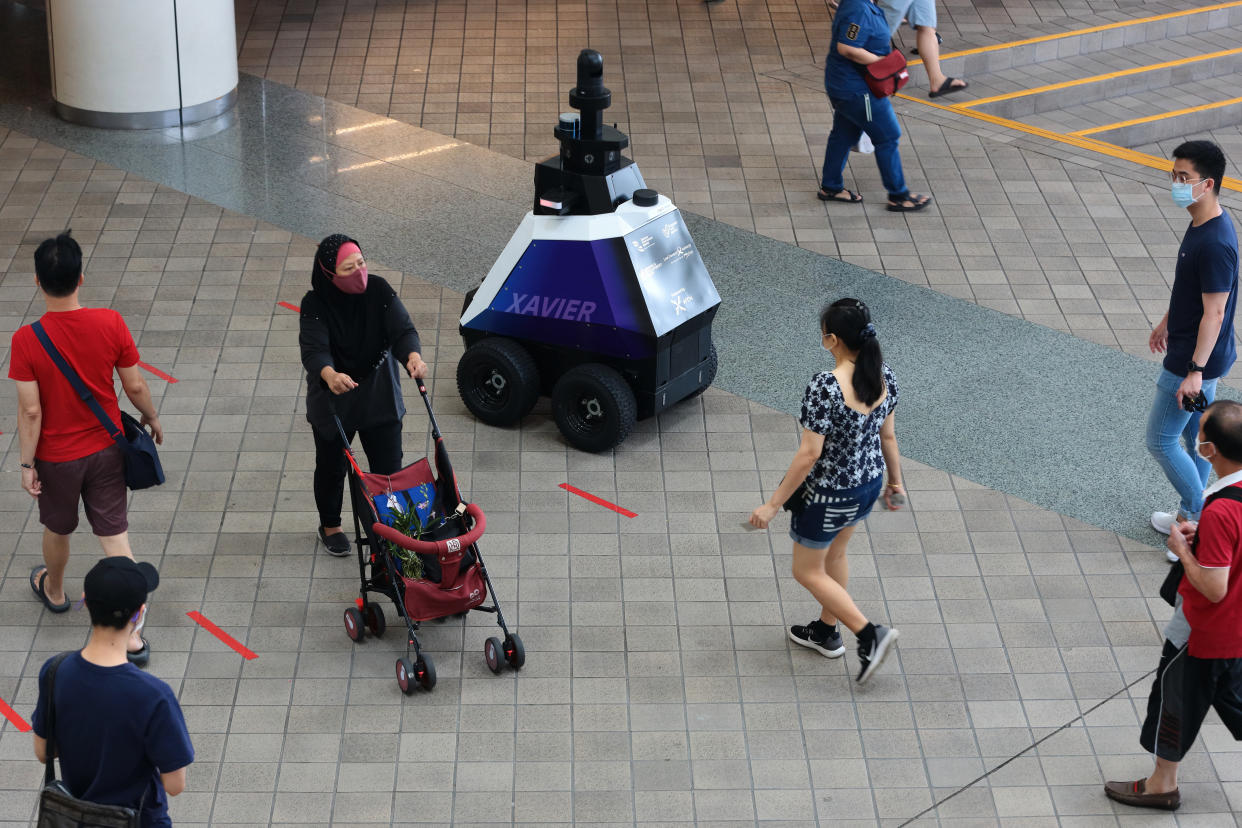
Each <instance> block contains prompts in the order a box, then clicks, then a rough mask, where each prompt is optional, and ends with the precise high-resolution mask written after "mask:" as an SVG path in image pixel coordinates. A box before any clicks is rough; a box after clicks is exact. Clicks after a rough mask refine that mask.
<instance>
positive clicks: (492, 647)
mask: <svg viewBox="0 0 1242 828" xmlns="http://www.w3.org/2000/svg"><path fill="white" fill-rule="evenodd" d="M483 658H485V659H487V669H489V670H491V671H492V672H493V673H499V672H500V669H501V668H502V667H504V666H505V656H504V645H503V644H501V643H500V639H499V638H495V637H492V638H489V639H487V641H485V642H483Z"/></svg>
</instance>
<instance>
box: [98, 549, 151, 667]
mask: <svg viewBox="0 0 1242 828" xmlns="http://www.w3.org/2000/svg"><path fill="white" fill-rule="evenodd" d="M97 537H98V538H99V545H100V546H102V547H103V551H104V555H106V556H107V557H109V558H111V557H115V556H118V555H123V556H125V557H126V558H129V559H130V560H133V557H134V551H133V549H131V548H130V546H129V532H122V533H121V534H119V535H108V536H106V537H105V536H103V535H98V536H97ZM148 611H150V610H149V608H148ZM126 649H128V650H129V651H130V652H131V653H136V652H138V651H139V650H141V649H142V628H141V627H135V628H134V633H133V635H131V636H130V637H129V644H128V645H127V646H126Z"/></svg>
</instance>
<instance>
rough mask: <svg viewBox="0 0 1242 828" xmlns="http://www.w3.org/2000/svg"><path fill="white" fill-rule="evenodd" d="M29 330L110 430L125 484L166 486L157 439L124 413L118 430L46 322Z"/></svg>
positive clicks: (37, 323) (104, 425)
mask: <svg viewBox="0 0 1242 828" xmlns="http://www.w3.org/2000/svg"><path fill="white" fill-rule="evenodd" d="M30 327H31V328H33V329H34V332H35V336H37V337H39V342H40V344H42V345H43V350H45V351H47V355H48V356H49V357H51V358H52V362H54V363H56V367H57V368H59V369H60V372H61V373H62V374H64V375H65V379H67V380H69V384H70V385H72V386H73V390H74V391H76V392H77V393H78V396H79V397H81V398H82V402H84V403H86V407H87V408H89V409H90V410H91V413H93V414H94V415H95V417H96V418H98V420H99V423H100V425H102V426H103V427H104V428H105V429H106V430H107V432H108V436H110V437H111V438H112V439H113V440H115V441H116V444H117V445H118V446H120V447H121V452H122V454H123V456H124V458H125V485H126V486H128V487H129V488H130V489H133V490H137V489H149V488H151V487H152V486H158V485H160V484H161V483H163V482H164V467H163V465H162V464H161V463H160V455H159V452H157V451H156V450H155V440H153V439H152V438H151V435H150V434H148V433H147V430H146V429H145V428H143V427H142V424H141V423H139V422H138V421H137V420H135V419H134V418H133V417H132V416H131V415H130V414H128V413H126V412H124V411H122V412H121V428H119V429H118V428H117V427H116V423H114V422H112V418H111V417H109V416H108V414H107V412H105V411H104V410H103V406H102V405H100V404H99V400H97V399H95V395H94V394H92V393H91V390H90V389H89V388H87V387H86V383H84V382H82V378H81V377H80V376H78V372H77V371H75V370H73V366H72V365H70V364H69V363H68V362H67V361H66V360H65V358H64V357H63V356H61V353H60V351H58V350H56V346H55V345H53V344H52V340H51V339H50V338H49V337H48V335H47V331H45V330H44V329H43V323H42V322H35V323H34V324H33V325H31V326H30Z"/></svg>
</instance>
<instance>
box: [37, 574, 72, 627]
mask: <svg viewBox="0 0 1242 828" xmlns="http://www.w3.org/2000/svg"><path fill="white" fill-rule="evenodd" d="M39 572H42V573H43V574H42V575H40V576H39V577H38V578H37V579H36V578H35V575H37V574H38V573H39ZM46 580H47V567H46V566H44V565H43V564H39V565H38V566H36V567H35V568H34V569H32V570H30V588H31V589H32V590H34V594H35V597H36V598H38V599H39V600H40V601H42V602H43V606H45V607H47V608H48V611H49V612H54V613H57V614H58V615H59V614H60V613H62V612H68V611H69V609H70V608H71V607H72V606H73V602H72V601H70V600H69V596H68V595H66V596H65V603H63V604H53V603H52V602H51V601H50V600H49V599H48V597H47V593H46V592H44V591H43V582H44V581H46Z"/></svg>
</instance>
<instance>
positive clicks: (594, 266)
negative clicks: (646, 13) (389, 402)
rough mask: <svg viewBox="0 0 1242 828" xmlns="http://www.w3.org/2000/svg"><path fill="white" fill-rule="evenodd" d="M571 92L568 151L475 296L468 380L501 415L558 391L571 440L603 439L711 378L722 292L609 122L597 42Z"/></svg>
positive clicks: (555, 401) (467, 332) (465, 319)
mask: <svg viewBox="0 0 1242 828" xmlns="http://www.w3.org/2000/svg"><path fill="white" fill-rule="evenodd" d="M569 103H570V106H572V107H574V108H575V109H578V110H580V113H581V114H580V115H579V113H569V114H566V115H562V116H561V119H560V123H559V124H558V125H557V127H556V129H555V132H554V134H555V135H556V137H557V138H558V139H559V140H560V143H561V152H560V155H559V156H555V157H553V158H549V159H548V160H546V161H542V162H540V163H538V164H536V165H535V204H534V209H533V210H532V211H531V212H530V213H528V214H527V215H526V218H524V219H523V220H522V223H521V225H519V226H518V229H517V231H516V232H515V233H514V234H513V237H512V238H511V239H510V240H509V243H508V245H506V246H505V249H504V251H503V252H502V253H501V254H500V258H498V259H497V260H496V263H495V264H494V265H493V266H492V269H491V271H489V272H488V274H487V277H486V278H485V279H484V280H483V282H482V284H480V285H479V287H477V288H475V289H474V290H472V291H471V292H470V293H468V294H467V295H466V301H465V304H464V305H463V308H462V316H461V327H460V330H461V335H462V338H463V339H464V340H465V343H466V346H467V347H466V352H465V354H463V355H462V358H461V361H460V362H458V364H457V388H458V391H459V392H460V393H461V397H462V400H463V401H464V402H465V404H466V407H467V408H469V409H470V411H471V412H472V413H473V414H474V415H475V416H476V417H478V418H479V419H480V420H482V421H483V422H486V423H489V424H491V425H497V426H510V425H513V424H515V423H517V422H518V421H519V420H521V419H522V417H524V416H525V415H526V414H527V413H529V412H530V410H531V408H532V407H533V406H534V404H535V402H536V401H537V400H538V398H539V396H540V395H541V394H542V395H550V396H551V398H552V413H553V416H554V417H555V419H556V424H557V426H558V427H559V428H560V430H561V433H562V434H564V435H565V439H566V440H567V441H568V442H569V443H570V445H572V446H574V447H575V448H578V449H581V450H583V451H592V452H599V451H607V450H608V449H611V448H613V447H615V446H617V445H618V444H620V443H621V441H622V440H624V439H625V438H626V437H627V436H628V435H629V433H630V431H631V429H633V427H634V422H635V420H636V419H638V418H644V417H650V416H653V415H655V414H658V413H660V412H661V411H663V410H665V409H666V408H668V407H669V406H672V405H674V404H675V403H677V402H679V401H680V400H683V399H686V398H688V397H693V396H695V395H697V394H699V393H701V392H702V391H703V390H704V389H705V388H707V386H709V385H711V383H712V380H713V379H714V378H715V375H716V349H715V346H714V345H713V344H712V338H711V324H712V319H713V318H714V317H715V315H716V309H717V307H718V306H719V304H720V295H719V294H718V293H717V292H716V286H715V285H714V284H713V283H712V280H711V277H710V276H709V275H708V274H707V269H706V268H705V267H704V265H703V260H702V258H701V257H700V256H699V251H698V249H697V248H696V247H695V245H694V240H693V239H692V238H691V237H690V231H689V230H688V228H687V227H686V223H685V221H684V219H683V218H682V216H681V213H680V212H679V211H678V210H677V208H676V207H675V206H674V205H673V203H672V202H671V201H669V199H668V198H666V197H664V196H661V195H659V194H657V193H656V192H655V191H654V190H649V189H646V188H645V185H644V182H643V178H642V173H640V172H639V171H638V166H637V165H636V164H635V163H634V162H633V161H632V160H631V159H629V158H626V157H625V156H623V155H622V154H621V150H623V149H624V148H625V147H626V146H628V145H629V138H627V137H626V135H625V134H624V133H622V132H620V131H619V130H617V129H616V127H615V126H612V127H609V126H605V125H603V124H602V123H601V122H600V113H601V112H602V111H603V110H605V109H607V108H608V107H609V106H610V105H611V103H612V93H611V92H609V91H608V90H607V89H606V88H604V85H603V58H601V57H600V54H599V53H598V52H596V51H593V50H590V49H586V50H583V52H582V53H581V54H580V55H579V56H578V85H577V87H576V88H574V89H573V90H571V91H570V93H569Z"/></svg>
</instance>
